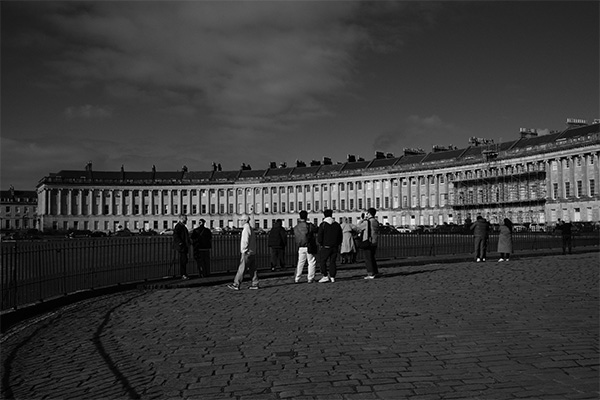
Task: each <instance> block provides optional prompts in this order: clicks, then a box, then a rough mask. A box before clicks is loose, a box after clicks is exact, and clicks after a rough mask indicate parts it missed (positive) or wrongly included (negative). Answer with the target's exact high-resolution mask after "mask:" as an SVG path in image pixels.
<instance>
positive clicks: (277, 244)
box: [269, 224, 287, 249]
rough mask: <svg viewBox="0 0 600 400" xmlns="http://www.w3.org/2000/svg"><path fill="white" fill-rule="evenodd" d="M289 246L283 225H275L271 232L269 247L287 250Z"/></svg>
mask: <svg viewBox="0 0 600 400" xmlns="http://www.w3.org/2000/svg"><path fill="white" fill-rule="evenodd" d="M286 244H287V232H286V231H285V229H284V228H283V227H282V226H281V224H275V225H274V226H273V228H272V229H271V230H270V231H269V247H273V248H275V249H285V245H286Z"/></svg>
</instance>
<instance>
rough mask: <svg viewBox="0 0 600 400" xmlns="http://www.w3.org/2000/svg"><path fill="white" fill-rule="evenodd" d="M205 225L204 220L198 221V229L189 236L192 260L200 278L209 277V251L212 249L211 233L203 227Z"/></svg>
mask: <svg viewBox="0 0 600 400" xmlns="http://www.w3.org/2000/svg"><path fill="white" fill-rule="evenodd" d="M205 223H206V221H205V220H204V219H200V220H199V221H198V227H197V228H195V229H194V230H193V231H192V234H191V235H190V238H191V240H192V246H193V247H194V260H196V266H197V267H198V274H199V275H200V277H201V278H204V277H205V276H208V275H210V249H211V248H212V233H211V231H210V229H208V228H207V227H205V226H204V224H205Z"/></svg>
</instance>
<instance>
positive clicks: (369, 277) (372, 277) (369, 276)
mask: <svg viewBox="0 0 600 400" xmlns="http://www.w3.org/2000/svg"><path fill="white" fill-rule="evenodd" d="M363 279H375V275H367V276H365V277H364V278H363Z"/></svg>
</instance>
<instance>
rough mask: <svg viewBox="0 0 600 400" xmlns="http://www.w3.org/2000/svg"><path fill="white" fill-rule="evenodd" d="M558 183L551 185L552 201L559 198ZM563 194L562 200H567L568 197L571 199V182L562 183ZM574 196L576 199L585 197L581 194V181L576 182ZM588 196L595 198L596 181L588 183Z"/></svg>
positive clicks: (592, 180)
mask: <svg viewBox="0 0 600 400" xmlns="http://www.w3.org/2000/svg"><path fill="white" fill-rule="evenodd" d="M558 189H559V188H558V183H553V184H552V198H553V199H558V198H559V197H560V194H559V192H558ZM563 189H564V190H563V193H564V196H563V197H564V198H569V197H573V194H572V193H571V182H564V185H563ZM575 190H576V192H575V196H576V197H583V196H585V193H584V192H583V181H577V182H576V187H575ZM588 193H589V194H588V196H595V195H596V181H595V180H594V179H590V180H589V181H588Z"/></svg>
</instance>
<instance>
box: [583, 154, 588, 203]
mask: <svg viewBox="0 0 600 400" xmlns="http://www.w3.org/2000/svg"><path fill="white" fill-rule="evenodd" d="M589 157H590V155H589V154H582V155H581V184H582V185H583V187H582V190H583V193H582V197H583V196H586V197H587V196H589V195H590V191H589V190H590V188H589V184H588V167H587V166H588V160H589Z"/></svg>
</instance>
